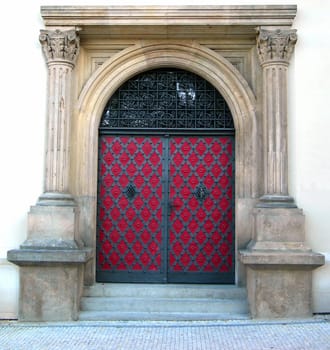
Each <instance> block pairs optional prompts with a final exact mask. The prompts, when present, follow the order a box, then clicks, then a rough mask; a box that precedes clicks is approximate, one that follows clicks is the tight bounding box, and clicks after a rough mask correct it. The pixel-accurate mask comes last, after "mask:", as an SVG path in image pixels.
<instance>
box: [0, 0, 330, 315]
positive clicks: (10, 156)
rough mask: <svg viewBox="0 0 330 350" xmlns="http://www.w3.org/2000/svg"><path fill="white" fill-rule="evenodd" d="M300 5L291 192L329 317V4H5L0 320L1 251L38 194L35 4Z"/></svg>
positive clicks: (12, 298)
mask: <svg viewBox="0 0 330 350" xmlns="http://www.w3.org/2000/svg"><path fill="white" fill-rule="evenodd" d="M292 3H295V4H297V5H298V15H297V18H296V21H295V23H294V28H296V29H298V35H299V39H298V43H297V45H296V53H295V57H294V58H293V60H292V64H291V69H290V76H289V84H290V90H289V94H290V102H289V155H290V188H291V194H292V195H293V196H294V197H295V199H296V202H297V204H298V206H299V207H300V208H303V209H304V212H305V214H306V222H307V225H306V237H307V240H308V242H309V244H310V245H311V247H312V248H313V249H314V250H315V251H318V252H322V253H324V254H325V255H326V265H325V266H324V267H322V268H319V269H318V270H316V271H315V272H314V287H313V303H314V311H315V312H330V200H329V199H330V155H329V150H330V136H329V130H330V115H329V106H328V104H329V101H330V79H329V72H330V36H329V32H330V21H329V13H330V1H325V0H313V1H311V0H296V1H283V0H282V1H279V0H262V1H256V0H240V1H238V0H231V1H219V0H203V1H201V0H186V1H184V0H166V1H165V0H154V1H143V0H138V1H137V0H136V1H134V0H112V1H99V0H93V1H91V0H89V1H86V0H70V1H69V0H67V1H66V0H56V1H54V0H43V1H40V0H30V1H25V0H11V1H10V2H5V3H4V4H3V5H2V16H1V21H0V30H1V33H2V40H1V41H2V47H1V55H0V63H1V67H2V72H1V80H0V85H1V93H0V96H1V111H2V116H1V128H0V159H1V162H2V164H3V165H2V169H1V173H0V174H1V175H0V178H1V181H0V194H1V201H0V206H1V220H0V318H15V317H16V316H17V307H18V304H17V300H18V283H19V282H18V269H17V268H16V267H15V266H14V265H11V264H9V263H7V262H6V252H7V250H9V249H12V248H18V247H19V244H20V243H22V242H23V241H24V239H25V236H26V214H27V212H28V210H29V206H30V205H33V204H35V202H36V200H37V197H38V196H39V195H40V194H41V193H42V185H43V184H42V178H43V153H44V131H45V103H46V68H45V63H44V60H43V58H42V54H41V49H40V46H39V42H38V36H39V29H41V28H43V25H42V20H41V18H40V10H39V8H40V6H41V5H54V4H56V5H84V4H85V5H142V4H143V5H206V4H210V5H226V4H227V5H228V4H229V5H230V4H232V5H237V4H292Z"/></svg>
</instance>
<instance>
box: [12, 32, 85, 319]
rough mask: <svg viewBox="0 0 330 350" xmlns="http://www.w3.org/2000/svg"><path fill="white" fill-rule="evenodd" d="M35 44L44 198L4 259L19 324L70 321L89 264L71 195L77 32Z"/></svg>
mask: <svg viewBox="0 0 330 350" xmlns="http://www.w3.org/2000/svg"><path fill="white" fill-rule="evenodd" d="M39 39H40V42H41V45H42V48H43V52H44V56H45V58H46V61H47V66H48V96H47V97H48V105H47V135H46V140H47V143H46V157H45V180H44V193H43V194H42V195H41V196H40V197H39V200H38V202H37V204H36V205H35V206H32V207H31V209H30V212H29V214H28V234H27V239H26V241H25V242H24V243H23V244H22V245H21V246H20V249H14V250H11V251H9V252H8V253H7V258H8V260H9V261H11V262H13V263H15V264H17V265H19V266H20V303H19V319H20V320H23V321H59V320H74V319H77V317H78V311H79V302H80V296H81V291H82V286H83V273H84V264H85V263H86V262H87V261H88V260H89V259H90V258H91V250H90V249H86V248H84V247H83V244H82V242H81V241H80V239H79V232H78V215H79V210H78V207H77V206H76V204H75V201H74V198H73V197H72V196H71V194H70V193H69V170H70V142H69V141H70V124H71V120H70V119H71V115H72V113H71V75H72V70H73V69H74V66H75V61H76V58H77V55H78V52H79V37H78V35H77V32H76V31H75V30H67V31H60V30H55V31H48V30H42V31H41V34H40V38H39Z"/></svg>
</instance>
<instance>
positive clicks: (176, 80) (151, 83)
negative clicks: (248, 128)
mask: <svg viewBox="0 0 330 350" xmlns="http://www.w3.org/2000/svg"><path fill="white" fill-rule="evenodd" d="M116 128H117V129H120V130H123V129H136V128H138V129H139V128H141V129H145V128H148V129H181V130H182V129H189V130H191V129H202V130H206V129H223V130H227V131H234V123H233V118H232V115H231V112H230V110H229V108H228V105H227V103H226V101H225V100H224V98H223V97H222V96H221V94H220V93H219V92H218V91H217V90H216V89H215V88H214V87H213V86H212V85H211V84H210V83H209V82H207V81H206V80H205V79H203V78H201V77H199V76H198V75H196V74H194V73H191V72H188V71H184V70H180V69H157V70H151V71H147V72H144V73H141V74H139V75H136V76H135V77H133V78H131V79H130V80H128V81H127V82H126V83H124V84H123V85H122V86H121V87H120V88H119V89H118V90H117V91H116V92H115V94H114V95H113V96H112V97H111V98H110V100H109V102H108V103H107V105H106V107H105V109H104V111H103V115H102V119H101V123H100V131H101V132H102V130H103V131H105V130H106V129H111V130H114V129H116Z"/></svg>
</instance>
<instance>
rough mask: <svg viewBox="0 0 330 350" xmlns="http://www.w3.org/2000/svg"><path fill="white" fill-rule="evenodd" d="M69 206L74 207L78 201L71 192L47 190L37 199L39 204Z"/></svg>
mask: <svg viewBox="0 0 330 350" xmlns="http://www.w3.org/2000/svg"><path fill="white" fill-rule="evenodd" d="M49 205H50V206H68V207H74V206H76V203H75V201H74V198H73V197H72V196H71V194H69V193H61V192H45V193H43V194H42V195H41V196H40V197H39V198H38V201H37V206H49Z"/></svg>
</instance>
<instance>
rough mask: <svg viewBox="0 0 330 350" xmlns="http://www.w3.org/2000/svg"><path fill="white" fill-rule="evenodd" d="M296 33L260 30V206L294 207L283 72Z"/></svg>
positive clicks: (284, 74)
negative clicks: (261, 154) (262, 172)
mask: <svg viewBox="0 0 330 350" xmlns="http://www.w3.org/2000/svg"><path fill="white" fill-rule="evenodd" d="M296 42H297V34H296V30H294V29H293V30H275V31H270V30H264V29H262V30H260V32H259V36H258V38H257V52H258V56H259V60H260V64H261V67H262V74H263V94H262V99H263V100H262V106H263V109H262V112H263V135H264V140H263V148H264V174H265V178H264V182H265V183H264V185H265V190H264V196H262V197H261V198H260V204H259V206H261V207H268V206H275V207H296V206H295V204H294V202H293V198H292V197H290V196H289V191H288V149H287V71H288V66H289V61H290V58H291V56H292V53H293V51H294V46H295V44H296Z"/></svg>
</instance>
